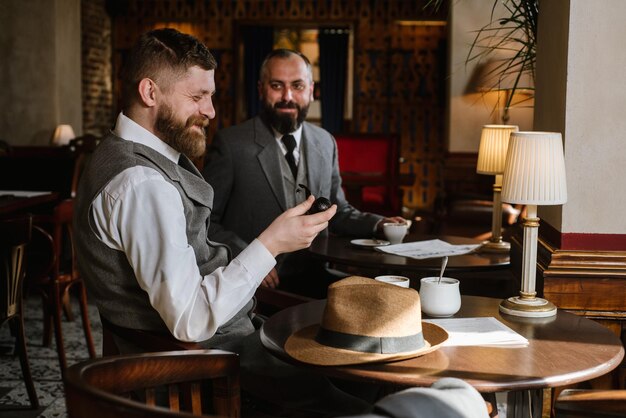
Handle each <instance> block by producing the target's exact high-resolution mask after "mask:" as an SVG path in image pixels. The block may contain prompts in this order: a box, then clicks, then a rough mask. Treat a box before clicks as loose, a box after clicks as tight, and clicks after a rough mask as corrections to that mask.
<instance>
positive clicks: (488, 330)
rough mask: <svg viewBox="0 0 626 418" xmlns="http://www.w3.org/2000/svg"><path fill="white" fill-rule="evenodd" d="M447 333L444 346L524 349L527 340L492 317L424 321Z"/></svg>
mask: <svg viewBox="0 0 626 418" xmlns="http://www.w3.org/2000/svg"><path fill="white" fill-rule="evenodd" d="M424 321H425V322H430V323H433V324H435V325H439V326H440V327H442V328H443V329H445V330H446V331H447V332H448V335H449V338H448V340H447V341H446V342H445V343H444V346H449V347H453V346H469V345H479V346H491V347H494V346H503V347H525V346H527V345H528V340H527V339H526V338H525V337H524V336H522V335H520V334H518V333H517V332H515V331H513V330H512V329H511V328H509V327H507V326H506V325H504V324H503V323H502V322H500V321H498V320H497V319H496V318H494V317H479V318H444V319H424Z"/></svg>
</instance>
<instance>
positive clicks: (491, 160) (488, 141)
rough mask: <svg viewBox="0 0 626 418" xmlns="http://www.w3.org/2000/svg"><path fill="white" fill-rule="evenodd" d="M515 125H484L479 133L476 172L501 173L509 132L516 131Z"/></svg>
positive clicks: (502, 171)
mask: <svg viewBox="0 0 626 418" xmlns="http://www.w3.org/2000/svg"><path fill="white" fill-rule="evenodd" d="M517 130H518V128H517V126H515V125H485V126H483V130H482V133H481V135H480V146H479V148H478V163H477V164H476V172H477V173H478V174H493V175H495V174H502V173H504V162H505V159H506V151H507V148H508V146H509V136H510V135H511V132H517Z"/></svg>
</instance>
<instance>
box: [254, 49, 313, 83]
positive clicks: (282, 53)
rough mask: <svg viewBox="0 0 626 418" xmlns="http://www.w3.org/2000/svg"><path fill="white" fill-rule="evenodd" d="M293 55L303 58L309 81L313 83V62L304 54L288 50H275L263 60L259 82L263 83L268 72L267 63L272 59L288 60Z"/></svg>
mask: <svg viewBox="0 0 626 418" xmlns="http://www.w3.org/2000/svg"><path fill="white" fill-rule="evenodd" d="M292 55H297V56H299V57H300V58H302V60H303V61H304V63H305V64H306V69H307V72H308V73H309V81H313V69H312V67H311V61H309V59H308V58H307V57H306V56H305V55H304V54H303V53H302V52H300V51H294V50H293V49H286V48H279V49H274V50H273V51H271V52H270V53H269V54H267V56H266V57H265V59H264V60H263V63H262V64H261V71H260V72H259V81H263V75H264V74H265V72H266V71H267V63H268V62H269V61H270V60H271V59H272V58H280V59H286V58H289V57H291V56H292Z"/></svg>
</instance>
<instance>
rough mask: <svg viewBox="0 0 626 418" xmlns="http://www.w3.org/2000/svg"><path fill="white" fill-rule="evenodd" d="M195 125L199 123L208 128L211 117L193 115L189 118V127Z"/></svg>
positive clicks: (200, 125)
mask: <svg viewBox="0 0 626 418" xmlns="http://www.w3.org/2000/svg"><path fill="white" fill-rule="evenodd" d="M194 125H197V126H199V127H201V128H206V127H207V126H209V118H207V117H204V116H192V117H190V118H189V119H187V128H191V127H192V126H194Z"/></svg>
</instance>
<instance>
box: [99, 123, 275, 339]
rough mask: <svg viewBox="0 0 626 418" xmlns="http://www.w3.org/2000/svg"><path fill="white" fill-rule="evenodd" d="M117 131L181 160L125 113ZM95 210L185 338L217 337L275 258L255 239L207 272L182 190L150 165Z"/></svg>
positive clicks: (115, 184) (125, 179) (104, 235)
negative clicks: (192, 240) (191, 239)
mask: <svg viewBox="0 0 626 418" xmlns="http://www.w3.org/2000/svg"><path fill="white" fill-rule="evenodd" d="M114 133H115V134H116V135H117V136H119V137H120V138H123V139H125V140H132V141H134V142H137V143H140V144H143V145H145V146H147V147H150V148H152V149H154V150H155V151H157V152H159V153H161V154H163V155H164V156H165V157H167V158H168V159H170V160H172V161H173V162H175V163H178V158H179V157H180V153H179V152H177V151H176V150H174V149H173V148H171V147H170V146H169V145H167V144H166V143H165V142H163V141H161V140H160V139H159V138H157V137H156V136H154V135H153V134H152V133H150V132H148V131H147V130H146V129H144V128H143V127H141V126H140V125H138V124H137V123H135V122H134V121H132V120H131V119H129V118H128V117H126V116H124V115H123V114H121V113H120V115H119V116H118V119H117V123H116V127H115V129H114ZM91 211H92V216H93V219H94V223H95V227H96V229H97V235H98V238H99V239H100V241H102V242H103V243H104V244H105V245H107V246H108V247H109V248H112V249H114V250H118V251H122V252H124V253H125V254H126V256H127V258H128V261H129V263H130V265H131V266H132V268H133V270H134V272H135V277H136V278H137V281H138V282H139V285H140V286H141V288H142V289H143V290H145V291H146V293H147V294H148V296H149V298H150V303H151V304H152V306H153V307H154V309H156V310H157V311H158V312H159V314H160V315H161V318H162V319H163V321H164V322H165V324H166V325H167V327H168V329H169V330H170V332H171V333H172V335H174V337H176V338H177V339H179V340H182V341H203V340H206V339H208V338H210V337H212V336H213V335H214V334H215V331H216V329H217V328H218V327H219V326H221V325H223V324H224V323H225V322H226V321H228V320H229V319H230V318H232V317H233V316H234V315H235V314H236V313H237V312H238V311H239V310H240V309H241V308H243V307H244V306H245V304H246V303H247V302H248V301H250V299H251V298H252V296H253V295H254V291H255V290H256V288H257V287H258V285H259V284H260V283H261V282H262V281H263V278H264V277H265V276H266V275H267V274H268V273H269V272H270V270H271V269H272V268H273V267H274V266H275V264H276V260H275V259H274V257H272V255H271V253H270V252H269V251H268V250H267V249H266V248H265V246H264V245H263V244H262V243H261V242H260V241H259V240H256V239H255V240H254V241H252V242H251V243H250V245H248V247H247V248H246V249H244V250H243V251H242V252H241V253H240V254H239V255H238V256H237V257H236V258H235V259H233V260H232V261H231V262H230V263H229V264H228V265H227V266H225V267H220V268H218V269H217V270H215V271H214V272H212V273H210V274H208V275H206V276H204V277H203V276H201V274H200V271H199V269H198V264H197V261H196V258H195V255H194V251H193V248H192V247H191V246H190V245H189V244H188V242H187V235H186V232H185V231H186V220H185V214H184V209H183V203H182V199H181V197H180V194H179V193H178V191H177V190H176V188H175V187H174V186H173V185H171V184H170V183H168V182H167V181H166V180H165V179H164V178H163V176H162V175H161V174H160V173H158V172H157V171H156V170H154V169H152V168H148V167H144V166H135V167H131V168H128V169H126V170H124V171H122V172H121V173H119V174H118V175H117V176H115V177H114V178H113V179H112V180H111V181H110V182H109V183H108V184H107V185H106V187H105V188H104V189H103V190H102V192H101V193H100V194H98V196H96V198H95V199H94V201H93V202H92V205H91ZM147 211H149V212H150V216H146V212H147Z"/></svg>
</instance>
